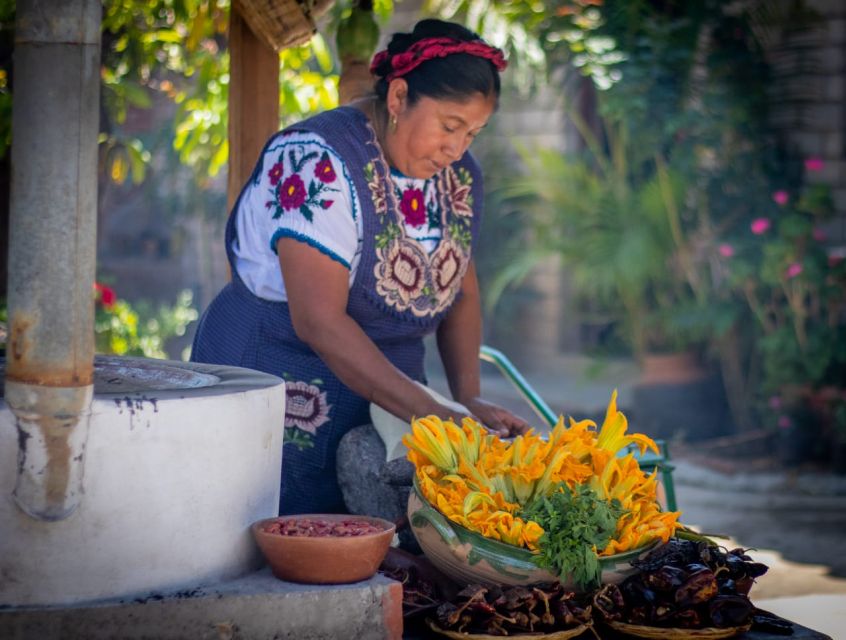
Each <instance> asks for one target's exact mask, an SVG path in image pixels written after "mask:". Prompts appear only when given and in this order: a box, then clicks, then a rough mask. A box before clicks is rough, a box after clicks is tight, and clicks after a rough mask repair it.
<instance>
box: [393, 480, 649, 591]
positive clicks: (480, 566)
mask: <svg viewBox="0 0 846 640" xmlns="http://www.w3.org/2000/svg"><path fill="white" fill-rule="evenodd" d="M408 521H409V522H410V523H411V530H412V531H413V532H414V537H415V538H417V542H418V543H419V544H420V547H421V548H422V549H423V552H424V553H425V554H426V557H427V558H428V559H429V560H430V561H431V562H432V564H433V565H435V567H437V568H438V569H440V570H441V571H442V572H443V573H445V574H446V575H448V576H449V577H450V578H452V579H453V580H455V581H456V582H458V583H459V584H462V585H467V584H471V583H480V582H481V583H485V582H488V583H497V584H503V585H523V586H525V585H531V584H535V583H539V582H553V581H555V580H558V581H560V582H561V583H562V584H563V585H564V587H565V588H566V589H568V590H570V591H579V589H578V585H576V583H575V582H574V581H573V579H572V577H571V576H567V575H561V576H556V575H553V574H552V573H550V572H549V571H547V570H546V569H541V568H539V567H538V566H537V565H536V564H535V562H534V554H532V552H531V551H529V550H528V549H524V548H521V547H515V546H513V545H510V544H505V543H504V542H500V541H498V540H491V539H490V538H485V537H484V536H483V535H481V534H480V533H477V532H475V531H470V530H469V529H465V528H464V527H462V526H461V525H458V524H456V523H455V522H452V521H450V520H448V519H447V518H446V517H444V515H443V514H442V513H441V512H440V511H438V510H437V509H435V508H434V507H433V506H432V505H430V504H429V502H428V501H427V500H426V498H424V497H423V495H422V494H421V493H420V489H419V488H418V487H417V480H416V479H415V481H414V488H413V489H412V491H411V494H410V495H409V497H408ZM653 546H654V545H651V544H650V545H648V546H647V547H643V548H640V549H633V550H632V551H627V552H624V553H619V554H617V555H613V556H604V557H602V558H600V559H599V565H600V567H601V569H602V582H603V583H606V584H607V583H611V582H613V583H618V582H622V581H623V580H624V579H625V578H626V577H628V576H629V575H631V574H633V573H635V572H636V571H637V570H636V569H635V568H633V567H632V566H631V565H630V564H629V563H630V562H631V561H632V560H634V559H635V558H638V557H639V556H641V555H642V554H645V553H646V552H648V551H649V550H651V548H652V547H653Z"/></svg>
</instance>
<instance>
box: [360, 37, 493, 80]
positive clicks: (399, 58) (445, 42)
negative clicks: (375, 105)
mask: <svg viewBox="0 0 846 640" xmlns="http://www.w3.org/2000/svg"><path fill="white" fill-rule="evenodd" d="M453 53H469V54H470V55H471V56H477V57H479V58H485V59H486V60H490V61H491V63H493V65H494V66H495V67H496V69H497V71H503V70H504V69H505V67H506V66H508V62H506V60H505V56H504V55H503V54H502V50H501V49H497V48H496V47H492V46H491V45H489V44H488V43H487V42H485V41H484V40H481V39H479V40H455V39H453V38H423V39H422V40H418V41H417V42H415V43H414V44H413V45H411V46H410V47H409V48H408V49H407V50H406V51H403V52H402V53H398V54H396V55H395V56H393V57H390V54H389V53H388V50H387V49H385V50H383V51H380V52H379V53H377V54H376V55H375V56H373V62H371V63H370V72H371V73H376V69H378V68H379V66H380V65H381V64H382V63H383V62H385V60H387V59H388V58H390V60H391V67H392V68H393V70H392V71H391V72H390V73H388V75H387V76H385V79H386V80H387V81H388V82H390V81H391V80H393V79H394V78H399V77H400V76H404V75H406V74H407V73H408V72H410V71H411V70H413V69H416V68H417V67H418V66H420V65H421V64H423V63H424V62H426V61H427V60H432V59H434V58H444V57H446V56H449V55H452V54H453Z"/></svg>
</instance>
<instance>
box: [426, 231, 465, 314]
mask: <svg viewBox="0 0 846 640" xmlns="http://www.w3.org/2000/svg"><path fill="white" fill-rule="evenodd" d="M464 260H465V252H464V251H462V250H461V248H460V247H459V246H457V245H456V243H454V242H452V241H451V240H444V241H442V242H441V244H440V246H439V247H438V249H437V251H435V254H434V255H433V256H432V284H433V285H434V290H435V291H434V293H435V297H437V298H438V299H439V302H440V300H441V299H443V298H444V296H442V295H441V294H449V293H451V291H452V289H454V288H455V289H457V288H458V287H459V286H461V278H460V276H461V274H462V272H463V271H464V268H463V267H464Z"/></svg>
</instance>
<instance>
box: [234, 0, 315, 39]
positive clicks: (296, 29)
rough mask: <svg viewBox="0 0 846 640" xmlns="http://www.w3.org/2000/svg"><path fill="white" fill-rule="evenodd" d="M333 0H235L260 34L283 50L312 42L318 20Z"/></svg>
mask: <svg viewBox="0 0 846 640" xmlns="http://www.w3.org/2000/svg"><path fill="white" fill-rule="evenodd" d="M331 5H332V0H234V1H233V10H237V11H238V13H239V14H241V17H242V18H244V20H245V21H246V23H247V24H248V25H249V26H250V29H252V30H253V33H255V34H256V35H257V36H258V37H259V38H261V39H262V40H264V41H265V42H266V43H267V44H268V45H270V46H271V47H273V48H274V49H276V50H277V51H281V50H282V49H287V48H288V47H295V46H297V45H300V44H303V43H305V42H308V41H309V39H311V36H312V35H314V32H315V31H316V30H317V27H316V26H315V24H314V21H315V20H316V19H317V18H319V17H320V16H321V15H323V13H325V12H326V10H327V9H328V8H329V7H330V6H331Z"/></svg>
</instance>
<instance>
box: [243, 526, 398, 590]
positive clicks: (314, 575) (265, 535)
mask: <svg viewBox="0 0 846 640" xmlns="http://www.w3.org/2000/svg"><path fill="white" fill-rule="evenodd" d="M291 521H299V522H305V521H312V522H313V521H319V522H320V523H322V524H323V525H326V526H325V527H324V528H325V529H330V530H331V529H333V528H336V527H337V526H339V525H341V524H342V523H352V524H355V523H364V524H369V525H372V526H375V527H378V531H376V532H374V533H365V534H362V535H346V536H344V535H337V534H332V533H331V531H330V533H328V534H326V535H320V536H314V535H282V534H280V533H272V532H270V531H268V528H270V529H274V528H275V529H277V530H278V526H276V525H285V524H286V523H287V524H289V525H290V524H291ZM250 528H251V530H252V533H253V537H254V538H255V540H256V543H258V546H259V549H261V552H262V553H263V554H264V557H265V559H266V560H267V562H268V564H269V565H270V568H271V570H272V571H273V575H275V576H276V577H277V578H279V579H280V580H287V581H289V582H305V583H309V584H345V583H348V582H359V581H360V580H366V579H367V578H370V577H371V576H372V575H373V574H374V573H376V570H377V569H378V568H379V565H380V564H381V563H382V560H383V559H384V557H385V554H386V553H387V552H388V547H389V546H390V544H391V540H392V539H393V537H394V531H395V529H396V527H394V525H393V523H391V522H388V521H387V520H382V519H381V518H372V517H370V516H355V515H345V514H320V513H317V514H314V513H313V514H300V515H292V516H279V517H277V518H265V519H264V520H259V521H258V522H254V523H253V524H252V526H251V527H250Z"/></svg>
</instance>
